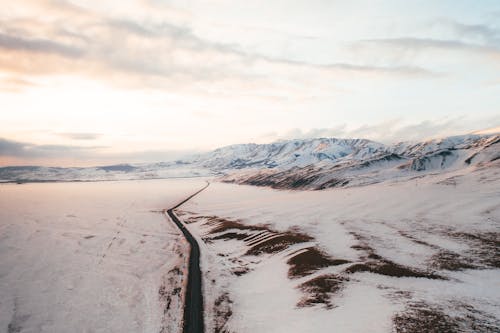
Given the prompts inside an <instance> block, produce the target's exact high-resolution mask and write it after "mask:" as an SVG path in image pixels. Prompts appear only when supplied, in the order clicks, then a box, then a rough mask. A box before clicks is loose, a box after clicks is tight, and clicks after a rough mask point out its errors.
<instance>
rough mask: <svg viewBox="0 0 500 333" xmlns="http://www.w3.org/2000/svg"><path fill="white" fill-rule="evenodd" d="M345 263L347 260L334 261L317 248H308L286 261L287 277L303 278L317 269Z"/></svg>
mask: <svg viewBox="0 0 500 333" xmlns="http://www.w3.org/2000/svg"><path fill="white" fill-rule="evenodd" d="M346 263H349V260H344V259H334V258H332V257H330V256H329V255H328V254H326V253H325V252H322V251H321V250H319V249H318V248H316V247H310V248H307V249H305V251H302V252H299V253H298V254H296V255H294V256H293V257H291V258H290V259H288V261H287V264H288V265H289V266H290V268H289V270H288V277H289V278H297V277H304V276H307V275H309V274H311V273H313V272H314V271H317V270H318V269H321V268H324V267H329V266H337V265H342V264H346Z"/></svg>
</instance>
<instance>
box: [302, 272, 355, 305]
mask: <svg viewBox="0 0 500 333" xmlns="http://www.w3.org/2000/svg"><path fill="white" fill-rule="evenodd" d="M346 281H348V279H347V278H346V277H342V276H337V275H334V274H327V275H321V276H318V277H315V278H313V279H311V280H309V281H306V282H304V283H302V284H300V285H299V286H298V288H299V289H300V290H302V292H304V294H305V295H304V297H302V298H301V299H300V301H299V302H298V303H297V306H298V307H308V306H313V305H317V304H323V305H324V307H325V308H327V309H331V308H333V303H332V300H331V299H332V296H333V295H334V294H335V293H337V292H338V291H339V290H340V289H341V288H342V284H343V283H344V282H346Z"/></svg>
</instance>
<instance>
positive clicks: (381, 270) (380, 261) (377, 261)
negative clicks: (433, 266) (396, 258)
mask: <svg viewBox="0 0 500 333" xmlns="http://www.w3.org/2000/svg"><path fill="white" fill-rule="evenodd" d="M351 235H353V236H354V238H356V239H357V240H358V241H359V244H357V245H354V246H352V248H353V249H355V250H358V251H362V252H364V253H363V255H362V256H361V259H362V260H363V262H362V263H356V264H354V265H352V266H350V267H348V268H346V269H345V272H346V273H348V274H352V273H357V272H370V273H375V274H380V275H385V276H391V277H418V278H427V279H439V280H444V279H445V278H444V277H442V276H440V275H438V274H436V273H434V272H426V271H421V270H418V269H415V268H413V267H409V266H404V265H401V264H397V263H395V262H393V261H391V260H388V259H386V258H383V257H381V256H380V255H378V254H377V253H376V251H375V250H374V249H373V248H372V247H371V246H369V245H368V244H367V240H366V238H365V237H363V236H361V235H359V234H357V233H354V232H351Z"/></svg>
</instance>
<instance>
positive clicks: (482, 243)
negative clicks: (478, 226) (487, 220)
mask: <svg viewBox="0 0 500 333" xmlns="http://www.w3.org/2000/svg"><path fill="white" fill-rule="evenodd" d="M448 235H449V236H451V237H453V238H455V239H458V240H461V241H463V242H465V243H467V244H469V245H470V249H469V250H467V251H466V252H465V254H466V255H467V256H470V257H471V258H472V259H473V260H474V261H475V262H474V263H475V264H477V265H482V266H485V267H495V268H500V250H499V249H500V233H498V232H485V233H477V234H472V233H465V232H454V233H450V234H448Z"/></svg>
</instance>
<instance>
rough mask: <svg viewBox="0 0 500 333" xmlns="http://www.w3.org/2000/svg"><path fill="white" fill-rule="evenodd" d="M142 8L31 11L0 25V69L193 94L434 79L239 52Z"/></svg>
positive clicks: (54, 5) (52, 5) (404, 69)
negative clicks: (251, 85) (127, 11)
mask: <svg viewBox="0 0 500 333" xmlns="http://www.w3.org/2000/svg"><path fill="white" fill-rule="evenodd" d="M141 5H142V6H143V7H139V8H138V10H137V15H134V16H130V15H129V16H127V15H124V14H116V13H112V14H110V13H107V12H105V11H102V10H101V11H97V10H91V9H89V8H82V7H78V6H76V5H73V4H71V3H69V2H65V1H56V2H54V1H47V0H46V1H44V2H43V4H42V5H38V6H35V5H33V4H30V6H35V7H34V8H37V11H40V14H38V16H43V15H45V17H46V19H44V20H40V19H38V18H37V17H38V16H34V13H33V12H32V13H31V16H30V15H29V14H26V15H25V18H23V19H18V20H16V19H8V20H6V19H4V20H3V21H0V48H2V49H4V51H8V52H0V70H2V69H3V70H6V71H9V72H11V73H16V75H33V74H39V75H51V74H59V73H64V74H65V75H78V76H86V77H90V78H92V79H99V80H103V81H107V82H111V83H113V84H116V85H119V86H124V87H132V88H137V87H140V88H145V87H146V88H155V89H162V90H166V89H182V88H183V87H184V88H186V89H194V88H193V87H195V86H194V85H193V82H205V83H210V84H212V83H214V82H215V83H219V84H221V85H222V88H221V89H220V90H221V91H228V90H231V89H236V88H237V87H239V86H240V85H246V84H247V82H249V81H252V82H255V83H256V85H258V86H273V85H279V86H280V89H282V90H283V91H284V92H286V93H289V91H288V90H287V89H288V87H287V85H288V83H285V84H284V82H296V83H301V82H302V84H303V85H308V86H309V82H310V79H309V78H310V77H318V78H319V79H318V80H315V85H317V86H319V85H326V87H325V90H330V89H332V87H331V86H330V82H332V80H337V81H340V80H343V79H345V78H346V77H349V78H351V79H355V78H356V77H357V76H360V75H362V76H364V78H368V79H370V78H378V77H379V76H380V75H383V76H394V77H400V76H405V77H433V76H434V75H435V74H434V73H432V72H431V71H429V70H428V69H425V68H422V67H419V66H405V65H398V66H390V65H386V66H378V65H371V64H370V63H363V64H358V63H349V62H332V63H323V64H318V63H309V62H305V61H295V60H290V59H287V58H279V57H270V56H266V55H262V54H259V53H253V52H245V51H243V50H242V47H241V46H240V45H238V44H230V43H221V42H217V41H216V40H208V39H204V38H201V37H199V36H198V35H196V34H195V33H194V32H193V30H192V29H191V28H190V27H189V25H188V24H186V23H182V21H183V20H184V19H182V20H176V19H172V20H170V21H167V20H165V19H164V18H162V17H161V16H159V15H157V14H156V11H158V8H157V7H158V5H157V4H156V3H152V2H148V1H143V2H142V4H141ZM152 6H154V8H153V7H152ZM27 8H28V9H29V8H30V7H29V6H27ZM153 9H154V10H153ZM160 11H161V13H162V15H165V16H166V17H172V16H176V15H180V14H178V13H177V12H176V11H175V9H173V8H171V7H168V6H166V7H164V8H161V10H160ZM19 59H22V61H19ZM353 75H355V77H353ZM278 78H285V79H278ZM325 82H326V83H325ZM235 83H236V84H235ZM198 89H201V88H198ZM249 93H252V92H251V91H249Z"/></svg>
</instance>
